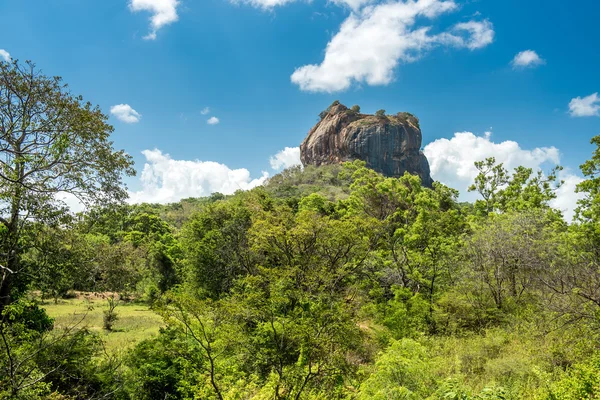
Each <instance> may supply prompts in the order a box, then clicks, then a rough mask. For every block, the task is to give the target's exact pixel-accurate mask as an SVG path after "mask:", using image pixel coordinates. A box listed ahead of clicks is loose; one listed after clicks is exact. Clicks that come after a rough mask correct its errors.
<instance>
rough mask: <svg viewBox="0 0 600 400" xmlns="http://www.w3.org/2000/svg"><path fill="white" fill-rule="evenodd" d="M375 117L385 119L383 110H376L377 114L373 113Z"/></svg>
mask: <svg viewBox="0 0 600 400" xmlns="http://www.w3.org/2000/svg"><path fill="white" fill-rule="evenodd" d="M375 116H377V117H379V118H383V117H385V110H384V109H381V110H377V112H375Z"/></svg>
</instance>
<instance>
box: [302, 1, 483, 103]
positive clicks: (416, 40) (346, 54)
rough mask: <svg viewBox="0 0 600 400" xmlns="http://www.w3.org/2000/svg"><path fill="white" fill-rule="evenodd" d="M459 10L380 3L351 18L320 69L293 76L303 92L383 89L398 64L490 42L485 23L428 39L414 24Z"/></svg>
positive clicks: (444, 4)
mask: <svg viewBox="0 0 600 400" xmlns="http://www.w3.org/2000/svg"><path fill="white" fill-rule="evenodd" d="M457 9H458V6H457V4H456V3H455V2H454V1H452V0H447V1H442V0H417V1H398V2H390V3H381V4H378V5H375V6H367V7H364V8H363V9H362V10H361V11H360V12H358V13H352V14H350V16H349V17H348V18H347V19H346V20H345V21H344V22H343V23H342V26H341V27H340V30H339V32H338V33H337V34H336V35H335V36H334V37H333V38H332V39H331V41H330V42H329V43H328V44H327V48H326V49H325V56H324V58H323V61H322V62H321V63H320V64H311V65H305V66H303V67H300V68H297V69H296V70H295V71H294V73H293V74H292V76H291V80H292V82H293V83H295V84H297V85H298V86H299V87H300V89H301V90H305V91H312V92H336V91H341V90H345V89H348V88H349V87H350V86H351V85H352V84H353V83H358V84H360V83H363V82H365V83H367V84H368V85H386V84H388V83H390V82H391V81H392V80H393V79H394V70H395V69H396V67H397V66H398V64H399V63H401V62H403V63H410V62H414V61H416V60H418V59H419V58H420V57H421V56H422V55H423V54H424V53H425V52H427V51H428V50H431V49H432V48H434V47H436V46H440V45H444V46H451V47H457V48H467V49H470V50H475V49H479V48H482V47H484V46H487V45H488V44H490V43H492V41H493V39H494V30H493V27H492V24H491V23H490V22H489V21H469V22H463V23H459V24H457V25H455V26H454V27H452V28H450V29H449V30H448V31H446V32H442V33H439V34H432V33H430V30H431V29H430V27H428V26H416V21H417V20H419V21H422V20H423V19H435V18H437V17H439V16H440V15H442V14H445V13H448V12H452V11H455V10H457Z"/></svg>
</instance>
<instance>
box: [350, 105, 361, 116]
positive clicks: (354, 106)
mask: <svg viewBox="0 0 600 400" xmlns="http://www.w3.org/2000/svg"><path fill="white" fill-rule="evenodd" d="M351 110H352V111H353V112H355V113H357V114H358V113H359V112H360V106H359V105H358V104H355V105H353V106H352V108H351Z"/></svg>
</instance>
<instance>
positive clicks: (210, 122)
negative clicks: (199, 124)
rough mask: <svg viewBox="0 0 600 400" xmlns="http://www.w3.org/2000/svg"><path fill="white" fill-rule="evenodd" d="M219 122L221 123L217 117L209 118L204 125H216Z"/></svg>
mask: <svg viewBox="0 0 600 400" xmlns="http://www.w3.org/2000/svg"><path fill="white" fill-rule="evenodd" d="M219 122H221V121H219V118H217V117H210V118H209V119H208V120H207V121H206V123H207V124H209V125H216V124H218V123H219Z"/></svg>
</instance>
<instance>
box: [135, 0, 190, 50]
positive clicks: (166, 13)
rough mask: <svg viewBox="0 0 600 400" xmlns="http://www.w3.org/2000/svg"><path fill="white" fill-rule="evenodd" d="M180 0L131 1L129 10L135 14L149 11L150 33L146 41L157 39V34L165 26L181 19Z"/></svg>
mask: <svg viewBox="0 0 600 400" xmlns="http://www.w3.org/2000/svg"><path fill="white" fill-rule="evenodd" d="M178 5H179V1H178V0H130V2H129V8H130V9H131V11H133V12H138V11H149V12H151V13H152V17H150V33H148V35H146V36H144V39H149V40H154V39H156V32H158V30H159V29H160V28H162V27H163V26H165V25H168V24H171V23H173V22H175V21H177V20H178V19H179V17H178V15H177V6H178Z"/></svg>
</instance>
